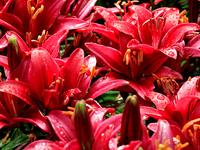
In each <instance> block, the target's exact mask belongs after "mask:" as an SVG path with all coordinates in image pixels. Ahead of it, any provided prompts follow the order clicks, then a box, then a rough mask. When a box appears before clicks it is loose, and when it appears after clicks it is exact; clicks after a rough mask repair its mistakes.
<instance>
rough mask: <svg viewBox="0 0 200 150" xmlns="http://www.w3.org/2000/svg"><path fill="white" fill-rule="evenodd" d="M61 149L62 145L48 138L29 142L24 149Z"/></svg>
mask: <svg viewBox="0 0 200 150" xmlns="http://www.w3.org/2000/svg"><path fill="white" fill-rule="evenodd" d="M38 149H40V150H46V149H48V150H55V149H56V150H63V148H62V147H60V146H58V145H57V144H56V143H55V142H53V141H50V140H38V141H34V142H32V143H30V144H29V145H28V146H26V147H25V149H24V150H38Z"/></svg>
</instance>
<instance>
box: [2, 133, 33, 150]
mask: <svg viewBox="0 0 200 150" xmlns="http://www.w3.org/2000/svg"><path fill="white" fill-rule="evenodd" d="M28 141H29V137H28V136H27V135H25V134H22V135H20V136H18V137H16V138H15V139H14V140H12V141H11V142H9V143H8V144H7V145H6V146H4V147H3V148H2V150H11V149H14V148H16V147H17V146H19V145H21V144H24V143H26V142H28Z"/></svg>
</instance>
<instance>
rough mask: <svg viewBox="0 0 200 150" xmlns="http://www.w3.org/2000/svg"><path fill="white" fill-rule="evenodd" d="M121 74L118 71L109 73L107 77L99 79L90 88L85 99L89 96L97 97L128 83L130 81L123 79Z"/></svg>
mask: <svg viewBox="0 0 200 150" xmlns="http://www.w3.org/2000/svg"><path fill="white" fill-rule="evenodd" d="M122 78H123V77H121V76H120V75H118V74H116V73H112V72H110V73H108V74H107V75H106V77H105V78H104V77H102V78H100V79H98V80H97V81H96V82H95V83H94V84H93V85H92V86H91V88H90V91H89V92H88V93H87V94H86V95H85V97H84V99H88V98H93V99H94V98H96V97H98V96H99V95H101V94H103V93H105V92H107V91H109V90H112V89H114V88H118V87H120V86H123V85H127V84H128V83H129V82H128V81H126V80H123V79H122Z"/></svg>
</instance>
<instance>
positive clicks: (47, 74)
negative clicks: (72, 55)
mask: <svg viewBox="0 0 200 150" xmlns="http://www.w3.org/2000/svg"><path fill="white" fill-rule="evenodd" d="M59 71H60V68H59V66H58V65H57V64H56V62H55V61H54V60H53V58H52V57H51V55H50V54H49V53H48V52H47V51H46V50H45V49H43V48H42V47H40V48H37V49H35V50H33V51H32V53H31V66H30V72H29V84H30V87H31V89H33V90H34V91H35V92H36V93H37V94H38V96H41V93H42V91H43V90H44V89H48V88H49V86H50V84H51V83H52V82H53V77H54V76H56V77H58V75H59ZM56 79H57V78H56ZM38 83H39V86H38Z"/></svg>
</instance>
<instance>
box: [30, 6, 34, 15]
mask: <svg viewBox="0 0 200 150" xmlns="http://www.w3.org/2000/svg"><path fill="white" fill-rule="evenodd" d="M34 12H35V7H31V16H33V14H34Z"/></svg>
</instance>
